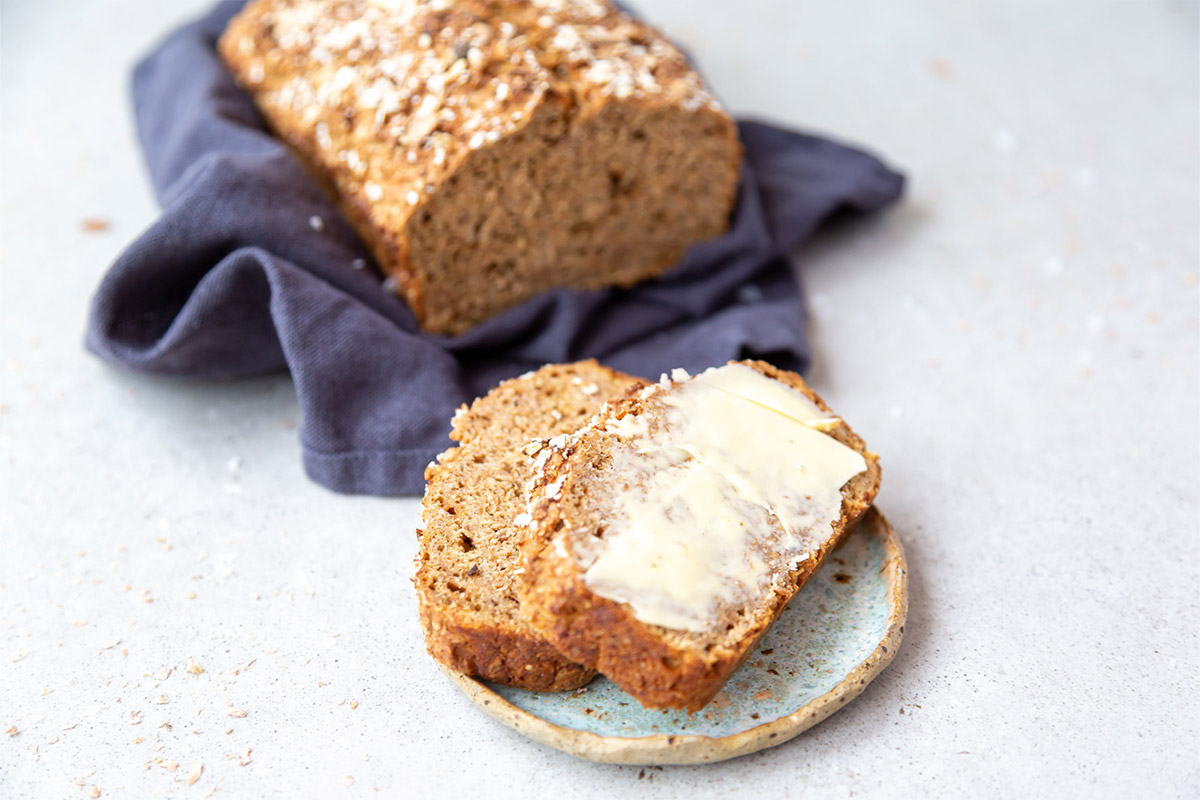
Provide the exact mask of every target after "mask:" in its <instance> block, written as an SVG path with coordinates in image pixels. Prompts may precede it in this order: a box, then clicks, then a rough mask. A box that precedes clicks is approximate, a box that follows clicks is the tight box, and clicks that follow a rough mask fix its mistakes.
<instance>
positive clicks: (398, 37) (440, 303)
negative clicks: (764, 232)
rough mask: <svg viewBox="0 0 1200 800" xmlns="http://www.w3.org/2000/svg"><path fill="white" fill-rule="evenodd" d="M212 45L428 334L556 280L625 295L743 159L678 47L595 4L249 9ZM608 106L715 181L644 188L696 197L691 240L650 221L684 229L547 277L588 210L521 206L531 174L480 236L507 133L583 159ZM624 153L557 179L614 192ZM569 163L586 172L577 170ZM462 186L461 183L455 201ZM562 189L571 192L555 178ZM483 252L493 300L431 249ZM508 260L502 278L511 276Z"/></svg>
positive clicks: (504, 0) (723, 200) (675, 206)
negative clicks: (492, 233)
mask: <svg viewBox="0 0 1200 800" xmlns="http://www.w3.org/2000/svg"><path fill="white" fill-rule="evenodd" d="M218 49H219V51H220V54H221V56H222V57H223V59H224V60H225V62H226V64H227V65H228V66H229V68H230V70H231V71H232V72H233V74H234V76H235V77H236V78H237V80H238V82H239V84H240V85H241V86H242V87H243V88H244V89H245V90H246V91H247V92H248V93H250V95H251V96H252V97H253V98H254V100H255V102H256V104H257V105H258V107H259V109H260V111H261V112H262V114H263V116H264V118H265V119H266V120H267V122H268V124H269V126H270V127H271V129H272V130H273V131H274V132H275V134H276V135H277V136H278V137H279V138H280V139H281V140H283V141H284V142H285V143H286V144H287V145H288V146H289V147H290V148H291V149H292V151H293V152H294V153H295V154H296V155H297V157H298V158H299V159H300V160H301V161H302V162H303V163H304V164H305V166H306V167H307V168H308V169H309V171H310V172H312V173H313V174H314V175H316V176H317V177H318V178H319V179H320V181H321V183H322V184H323V185H325V186H326V187H327V188H328V189H330V190H331V191H332V193H333V195H334V197H335V198H336V201H337V204H338V206H339V208H340V210H341V211H342V213H343V214H344V215H345V216H346V217H347V218H348V219H349V220H350V221H351V223H352V224H353V225H354V226H355V227H356V228H357V230H358V231H359V233H360V235H361V236H362V238H363V239H364V241H365V242H366V243H367V245H368V247H369V249H370V250H371V252H372V254H373V255H374V257H375V260H376V261H377V262H378V264H379V266H380V268H381V269H382V270H383V272H384V273H385V274H386V275H388V276H389V277H390V278H391V281H392V283H393V285H394V287H395V289H396V290H397V291H398V292H399V293H400V294H401V295H402V296H404V297H405V299H406V300H407V301H408V303H409V305H410V307H411V308H412V310H413V312H414V314H415V315H416V318H417V320H418V322H419V323H420V324H421V326H422V328H424V329H426V330H429V331H431V332H434V333H443V334H459V333H462V332H464V331H465V330H467V329H468V328H470V327H471V326H472V325H474V324H476V323H477V322H479V321H481V320H482V319H483V318H485V317H486V316H488V315H490V314H491V313H495V312H497V311H499V310H503V308H504V307H507V306H511V305H515V304H516V303H517V302H520V301H521V300H523V299H525V298H527V297H529V296H532V295H533V294H536V293H537V292H539V291H543V290H545V289H548V288H552V287H554V286H564V287H574V288H581V289H594V288H600V287H602V286H613V285H616V286H629V285H632V284H633V283H636V282H637V281H640V280H644V279H646V278H649V277H653V276H656V275H658V274H660V273H662V272H663V271H665V270H666V269H667V268H669V267H671V266H672V265H674V264H675V263H677V262H678V260H679V259H680V258H681V257H682V255H683V252H684V250H685V249H686V247H687V246H688V245H690V244H692V243H693V242H695V241H699V240H701V239H706V238H710V237H712V236H716V235H719V234H720V233H722V232H723V231H724V230H725V228H726V227H727V217H728V212H729V210H730V209H731V208H732V206H733V202H734V199H735V196H736V189H737V180H738V172H739V164H740V159H741V146H740V144H739V143H738V139H737V129H736V126H735V125H734V123H733V121H732V120H731V119H730V118H729V116H728V115H727V114H725V113H724V112H723V111H722V110H721V109H720V107H719V105H718V104H717V103H716V101H715V99H714V98H713V97H712V95H711V94H710V93H709V92H708V91H707V89H706V88H705V87H704V85H703V82H702V81H701V79H700V77H699V75H698V74H697V73H696V72H695V70H694V69H692V67H691V66H690V65H689V64H688V62H687V60H686V58H684V56H683V55H682V53H681V52H680V51H679V50H678V49H677V48H675V47H674V46H673V45H671V44H670V43H669V42H668V41H667V40H666V39H665V37H663V36H662V35H661V34H660V33H659V32H658V31H656V30H654V29H653V28H650V27H649V26H647V25H645V24H643V23H641V22H640V21H638V20H635V19H633V18H631V17H629V16H627V15H626V14H624V13H622V12H620V11H618V10H617V9H616V8H615V7H614V6H612V5H611V4H610V3H609V2H607V0H572V2H568V3H547V4H539V3H530V2H523V1H522V0H449V1H448V2H431V1H430V0H408V2H405V3H383V2H375V1H374V0H251V2H250V3H248V4H247V5H246V7H245V8H244V9H243V10H242V11H241V12H240V13H239V14H238V15H237V16H235V17H234V18H233V20H232V21H231V22H230V23H229V26H228V27H227V29H226V31H225V32H224V34H223V35H222V36H221V38H220V40H219V42H218ZM617 108H619V109H623V110H624V111H625V112H627V118H622V119H617V120H616V127H617V129H618V130H620V129H621V128H622V126H624V127H625V128H628V127H630V126H631V125H633V123H630V122H629V121H628V119H632V118H638V119H640V118H641V117H642V116H645V117H646V118H651V117H653V115H655V114H659V115H661V114H667V115H672V116H671V119H672V120H673V122H671V123H670V124H668V125H667V130H668V131H674V133H673V134H671V133H666V134H662V135H660V136H659V138H662V137H663V136H671V135H673V136H675V137H676V138H678V139H679V140H680V141H678V142H677V143H676V144H677V145H678V148H677V149H678V150H679V151H680V152H681V153H682V154H684V155H689V154H690V155H691V156H692V157H694V158H695V159H696V163H695V165H694V167H693V166H692V165H689V166H688V167H687V168H686V169H684V168H680V170H681V171H682V172H684V173H686V172H688V171H698V170H705V171H709V172H708V174H711V176H712V177H711V179H710V180H707V181H706V182H705V183H706V185H705V186H703V188H702V193H703V194H702V195H701V191H693V192H692V194H693V195H694V196H693V197H690V198H689V197H682V198H681V197H674V196H672V197H667V196H665V195H666V194H669V193H670V192H667V191H665V190H664V191H657V192H655V191H651V192H648V193H647V197H650V198H654V199H653V200H651V201H647V202H650V203H651V205H652V206H653V209H652V210H654V211H656V212H659V213H665V214H673V213H678V211H679V208H682V207H683V206H689V205H690V206H694V208H691V209H690V211H691V217H694V218H695V219H696V225H695V227H694V229H692V230H687V231H686V232H684V233H681V234H680V235H681V237H682V238H680V240H679V241H674V240H670V241H665V242H657V243H656V242H655V241H651V239H653V237H654V235H655V234H653V233H652V231H653V230H659V231H669V230H671V229H673V228H680V229H682V228H684V227H685V223H684V222H681V220H684V221H686V220H687V219H688V216H687V215H684V216H683V217H681V218H680V219H675V218H673V217H672V218H669V219H664V220H660V223H659V224H658V225H657V226H654V227H651V228H648V229H647V231H643V232H642V233H640V234H638V235H639V236H643V237H646V238H647V241H645V242H639V241H629V242H626V243H625V245H627V247H625V249H623V250H622V249H617V250H615V251H613V252H610V253H608V254H607V255H606V256H603V257H601V256H600V255H596V256H595V257H593V259H592V261H591V262H588V261H587V259H586V258H584V257H583V256H580V259H581V260H577V261H575V262H571V264H572V266H569V267H567V268H563V269H561V270H560V271H559V272H557V273H555V272H554V271H553V265H554V263H555V261H556V259H557V260H559V261H562V260H564V254H565V253H567V252H572V253H573V252H575V251H574V250H571V247H573V245H572V244H571V239H572V236H574V237H576V238H577V239H578V238H580V237H582V236H583V234H582V233H580V232H579V231H580V230H584V229H586V228H587V226H588V225H589V224H591V221H592V216H590V215H589V214H588V213H586V212H585V211H581V210H580V209H578V208H577V206H578V205H579V203H578V202H576V199H573V198H567V200H568V202H557V201H558V200H560V199H561V198H555V197H539V196H536V190H537V189H538V187H539V186H541V187H542V189H544V188H545V185H544V181H543V183H538V182H537V181H536V180H535V181H534V182H533V184H532V188H533V189H534V190H535V192H534V195H535V196H531V197H527V198H518V199H517V200H516V205H518V206H523V207H519V208H515V209H513V210H512V213H511V214H510V215H509V216H510V217H512V216H518V217H520V219H521V220H523V221H524V222H521V221H518V222H515V223H513V224H512V225H511V226H509V228H506V229H505V230H504V231H502V232H501V233H500V234H498V235H497V236H496V237H494V238H492V239H490V240H488V241H486V242H482V241H480V242H477V241H475V237H476V236H480V237H484V238H486V236H487V233H488V230H489V229H490V227H491V222H493V221H494V220H493V219H492V217H488V216H487V215H486V214H476V216H475V217H471V214H472V213H475V211H477V210H478V209H479V208H495V207H506V206H509V205H512V204H513V203H514V200H513V198H512V197H510V196H509V195H508V194H506V193H505V187H504V185H503V183H504V182H505V179H504V178H503V177H501V178H500V179H499V180H490V181H485V180H482V179H480V178H479V177H478V176H479V175H494V174H495V170H490V168H489V164H490V163H491V162H492V161H495V160H497V159H501V160H503V159H505V158H515V156H514V155H513V153H514V152H515V151H516V150H519V149H520V148H519V147H516V146H515V145H514V142H517V141H518V140H521V138H522V137H525V139H527V140H529V139H532V140H534V144H535V146H534V152H535V153H536V152H537V147H538V145H537V142H539V141H540V142H542V144H541V145H540V147H541V150H542V151H544V152H546V153H550V152H553V149H554V148H556V147H559V148H566V149H571V148H575V149H580V148H582V149H588V148H589V147H590V145H591V140H589V139H587V138H580V136H577V135H576V134H577V133H578V132H579V131H583V130H586V129H587V127H588V126H589V125H593V124H597V123H599V122H600V121H602V120H603V119H604V117H605V115H606V114H609V113H610V112H611V111H612V110H613V109H617ZM672 125H673V126H674V127H671V126H672ZM634 127H636V126H634ZM626 132H628V131H626ZM573 137H574V138H573ZM701 143H705V146H704V147H703V148H702V147H701ZM622 147H623V146H617V148H616V150H615V151H613V152H614V153H616V155H613V154H612V153H610V154H609V155H602V154H597V155H596V156H594V157H593V159H592V160H591V161H588V160H587V157H586V155H585V156H583V157H582V163H584V164H586V165H587V168H586V169H584V170H582V172H581V174H580V175H578V176H572V178H579V179H582V178H585V177H586V178H589V179H594V178H597V177H598V178H599V179H600V180H601V182H602V183H603V184H604V187H603V189H602V190H603V191H604V192H607V181H608V180H609V177H610V176H611V177H612V180H613V181H614V188H613V193H614V197H616V196H618V195H619V194H620V192H621V191H623V190H624V189H625V188H627V187H624V186H622V185H621V184H622V182H623V180H624V178H625V176H624V172H625V171H626V170H627V169H629V168H630V165H629V164H627V163H624V162H623V161H622V159H621V158H620V153H621V148H622ZM525 155H526V156H528V153H526V154H525ZM538 160H539V159H537V158H534V161H535V162H536V161H538ZM674 160H676V159H672V160H668V162H667V163H666V164H665V165H664V164H662V163H659V164H656V165H648V166H647V169H646V177H645V180H647V181H650V182H652V181H653V180H654V178H653V174H654V173H656V172H657V173H662V172H663V170H664V168H666V169H675V167H673V166H672V165H671V161H674ZM515 163H516V162H515V161H514V162H513V164H515ZM565 163H566V164H567V165H568V166H567V167H564V168H569V169H573V170H581V167H580V166H579V165H580V163H581V162H580V160H579V159H576V160H575V161H567V162H565ZM583 172H586V173H587V174H586V175H585V174H583ZM505 174H508V173H505V171H504V170H501V171H500V175H501V176H503V175H505ZM547 180H549V179H547ZM456 183H458V184H459V186H458V188H456ZM463 183H466V184H468V185H470V187H471V189H470V191H466V190H462V184H463ZM572 183H583V181H582V180H578V181H576V180H572V181H568V182H567V186H568V187H569V186H570V185H571V184H572ZM555 185H558V184H555ZM693 188H697V187H693ZM660 189H664V187H660ZM589 191H590V190H589ZM660 195H661V196H660ZM589 197H590V195H589ZM556 202H557V205H556ZM467 206H470V207H471V208H467ZM618 207H619V206H617V205H614V206H612V208H618ZM647 210H651V209H647ZM430 216H432V217H433V220H434V223H436V222H437V220H438V219H450V218H457V217H463V218H470V219H475V222H474V223H473V226H472V225H471V224H466V227H465V228H464V229H462V230H459V229H457V228H456V229H455V230H454V231H450V232H448V231H446V230H442V229H434V228H431V227H430V225H431V224H433V223H430ZM501 216H502V215H501ZM596 216H597V218H599V217H602V216H603V214H602V213H599V212H598V213H597V215H596ZM637 216H638V217H639V218H640V217H643V216H644V217H645V218H646V219H649V218H650V215H649V214H639V215H637ZM543 218H545V219H546V221H547V222H548V223H549V224H550V225H551V227H550V228H548V229H547V228H545V227H544V226H543V227H541V228H538V227H530V228H529V229H528V230H529V231H532V233H531V234H530V236H529V237H528V238H531V239H534V240H537V241H532V242H528V243H524V244H522V246H521V247H516V245H513V247H512V248H510V249H509V252H510V255H511V254H513V253H515V256H513V258H515V259H516V260H517V261H520V262H521V264H518V265H517V266H524V267H527V268H528V269H526V271H525V272H521V271H520V270H519V269H516V268H515V267H512V264H509V263H508V262H509V261H511V260H512V258H510V257H508V256H505V254H504V252H505V248H509V246H510V245H511V244H512V240H513V239H514V238H521V237H522V231H523V228H522V224H525V225H529V226H532V225H534V223H538V224H540V223H539V222H538V221H539V220H542V219H543ZM510 221H511V220H510ZM555 222H557V224H554V223H555ZM648 231H650V232H648ZM664 235H666V234H664ZM604 238H605V237H601V239H602V240H603V239H604ZM608 238H612V237H608ZM617 238H620V234H619V233H618V234H617ZM552 239H553V241H554V243H551V240H552ZM481 243H482V244H485V245H486V246H485V247H484V249H485V250H495V251H496V252H497V260H496V262H495V263H494V264H492V263H485V264H484V266H483V267H481V268H480V269H479V272H478V274H472V275H469V276H467V278H468V279H471V278H477V279H479V281H480V287H479V288H480V289H482V288H483V287H484V286H488V285H489V284H490V288H491V291H490V292H487V291H479V292H477V294H475V295H470V293H469V292H468V293H467V294H468V296H467V297H464V296H463V292H462V282H463V276H462V275H458V276H455V275H453V274H450V273H448V272H447V266H446V265H447V263H448V261H447V259H449V258H450V257H449V256H447V255H445V254H446V253H449V252H451V251H453V250H454V249H455V248H459V249H464V248H465V249H467V250H470V249H472V248H473V247H474V246H475V245H477V244H481ZM639 244H640V245H642V246H641V247H639V246H638V245H639ZM514 248H515V249H514ZM564 248H566V249H564ZM476 249H478V248H476ZM587 249H588V248H587V247H584V248H583V250H584V251H585V252H586V251H587ZM485 259H486V257H485ZM472 263H474V262H472ZM514 263H515V262H514ZM493 267H494V269H495V271H492V269H493ZM509 267H512V268H513V269H515V270H516V271H512V272H510V273H506V272H505V270H506V269H508V268H509ZM484 281H487V283H484ZM489 296H490V297H492V298H498V299H495V300H491V301H490V300H489ZM467 300H470V302H467Z"/></svg>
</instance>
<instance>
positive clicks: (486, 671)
mask: <svg viewBox="0 0 1200 800" xmlns="http://www.w3.org/2000/svg"><path fill="white" fill-rule="evenodd" d="M641 384H642V382H641V381H638V380H636V379H635V378H633V377H631V376H629V375H625V374H622V373H620V372H615V371H613V370H610V369H607V368H606V367H602V366H600V365H599V364H597V363H596V362H595V361H581V362H578V363H575V364H551V365H547V366H545V367H542V368H541V369H539V370H537V371H536V372H532V373H529V374H527V375H523V376H522V377H520V378H513V379H512V380H509V381H505V382H504V383H502V384H500V385H499V386H497V387H496V388H495V389H493V390H492V391H491V392H489V393H488V394H487V395H486V396H484V397H481V398H479V399H478V400H476V401H475V402H474V403H472V404H471V406H470V408H463V409H461V410H460V412H459V413H458V414H456V415H455V418H454V423H453V430H452V432H451V434H450V436H451V438H452V439H455V440H456V441H458V442H459V445H458V446H457V447H452V448H450V449H449V450H447V451H446V452H444V453H442V454H441V455H440V456H438V461H437V463H434V464H430V465H429V467H428V468H427V469H426V470H425V480H426V482H427V483H426V488H425V498H424V500H423V501H422V504H421V517H422V520H423V524H424V529H423V530H422V531H421V532H420V545H419V546H418V549H417V558H416V571H415V573H414V575H413V583H414V585H415V586H416V590H417V605H418V610H419V613H420V618H421V627H422V628H423V629H424V632H425V642H426V646H427V647H428V649H429V652H430V654H431V655H432V656H433V657H434V658H436V659H437V660H438V661H440V662H442V663H443V664H446V665H447V666H449V667H451V668H453V669H455V670H458V671H459V672H463V673H465V674H467V675H475V676H478V677H481V678H486V679H488V680H492V681H496V682H497V683H503V684H507V685H510V686H519V687H521V688H523V689H534V690H553V691H557V690H565V689H575V688H578V687H580V686H583V685H584V684H586V683H587V682H588V681H590V680H591V679H592V678H593V677H595V672H594V671H593V670H592V669H591V668H590V667H585V666H582V665H580V664H578V663H576V662H574V661H572V660H571V659H569V658H566V657H565V656H563V655H562V654H561V653H559V652H558V650H556V649H555V648H554V647H553V646H552V645H550V644H549V643H548V642H547V641H546V640H545V639H544V638H543V637H542V635H541V634H540V633H538V632H537V630H535V629H534V628H533V627H532V626H531V625H530V624H529V623H528V622H526V620H525V618H524V616H523V615H522V614H521V610H520V607H519V605H518V602H517V589H516V573H517V570H518V569H519V567H520V564H519V559H520V556H519V554H518V552H517V538H518V535H519V531H518V530H517V529H515V528H514V527H513V524H512V523H513V518H514V517H517V516H518V515H519V514H521V513H523V512H524V510H525V502H526V498H527V497H528V495H527V492H528V489H529V485H530V481H531V479H532V477H533V464H534V462H533V460H532V459H531V458H530V456H529V455H527V454H526V452H525V451H528V450H529V447H528V445H529V443H530V440H532V439H536V438H539V437H552V436H556V435H562V434H566V433H570V432H573V431H575V430H577V429H578V428H579V427H580V426H581V425H583V424H584V423H585V422H587V420H588V419H589V418H590V417H591V416H592V415H594V414H595V413H596V412H597V411H598V410H599V409H600V407H601V406H602V405H603V404H604V402H605V401H606V400H609V399H612V398H615V397H617V396H619V395H620V394H621V393H622V392H624V391H625V390H626V389H628V388H629V387H630V386H637V385H641Z"/></svg>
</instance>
